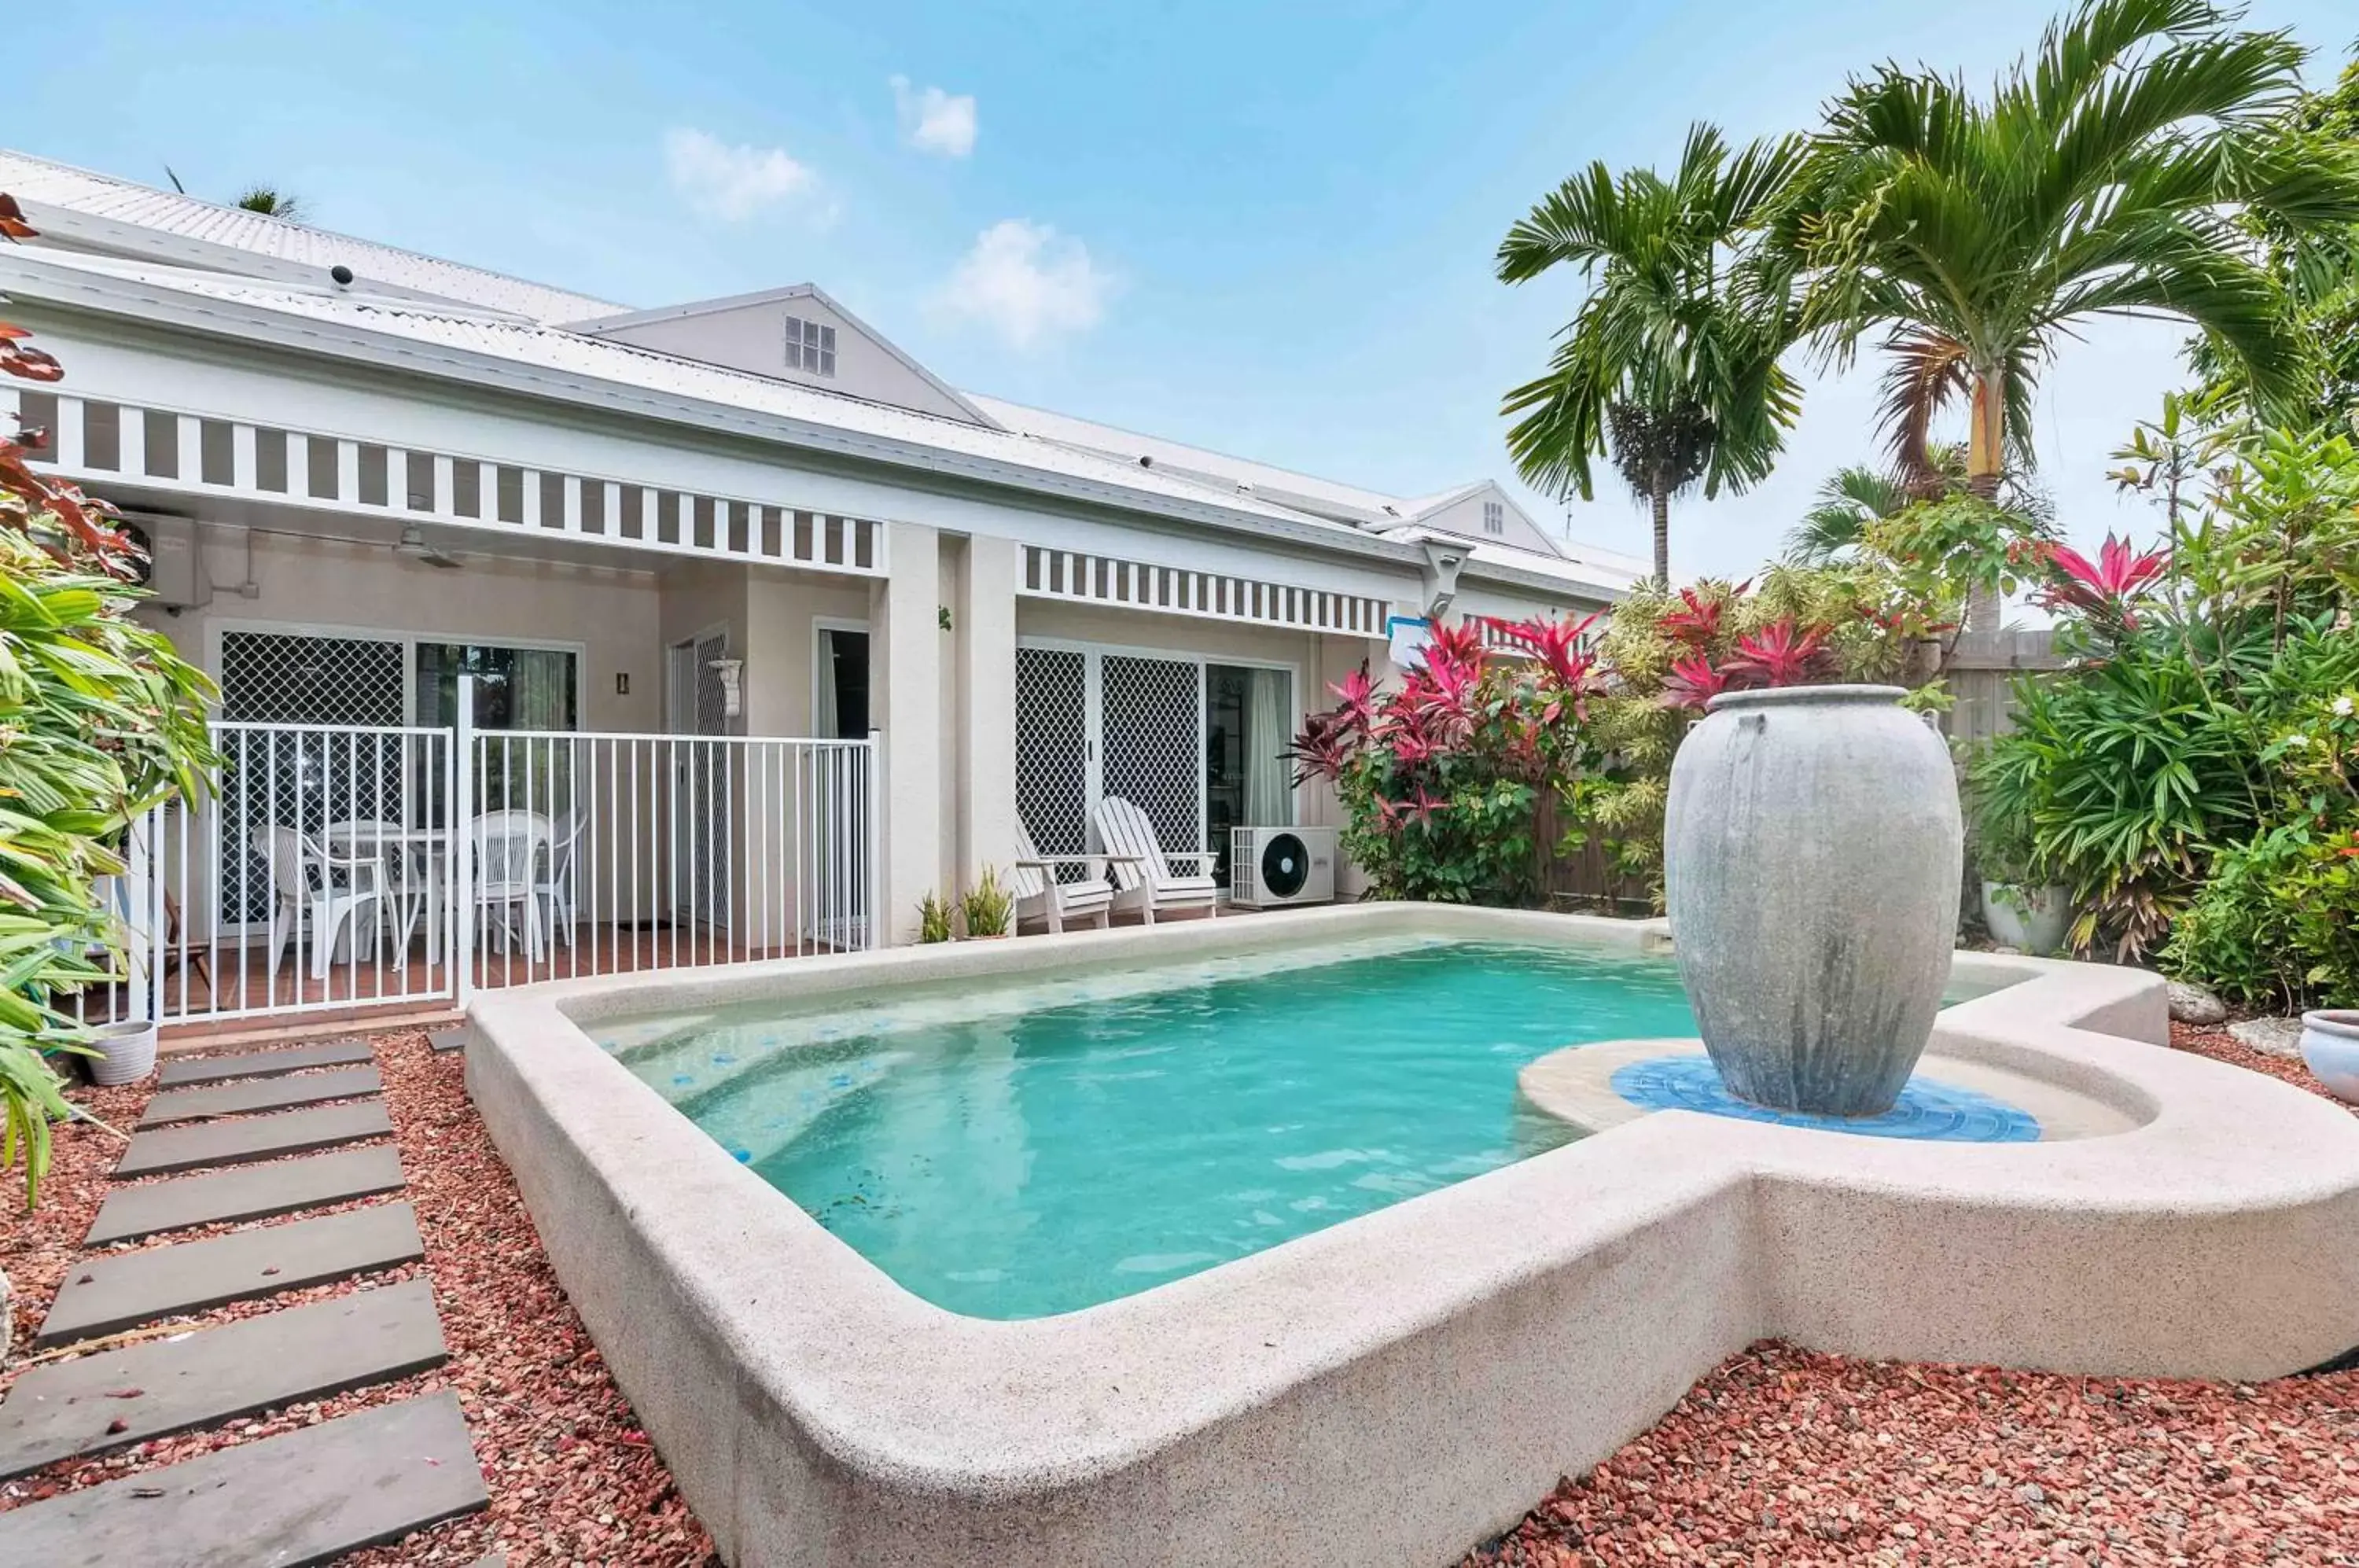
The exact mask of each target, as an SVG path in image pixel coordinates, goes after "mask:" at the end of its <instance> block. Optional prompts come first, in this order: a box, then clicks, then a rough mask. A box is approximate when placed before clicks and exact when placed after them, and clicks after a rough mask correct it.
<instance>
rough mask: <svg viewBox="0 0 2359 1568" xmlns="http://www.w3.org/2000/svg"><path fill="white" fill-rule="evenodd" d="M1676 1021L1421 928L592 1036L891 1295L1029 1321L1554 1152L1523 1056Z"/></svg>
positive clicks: (1510, 949) (1596, 986)
mask: <svg viewBox="0 0 2359 1568" xmlns="http://www.w3.org/2000/svg"><path fill="white" fill-rule="evenodd" d="M1694 1027H1695V1026H1694V1019H1693V1016H1692V1014H1691V1013H1690V1011H1689V1008H1688V1004H1687V999H1686V997H1685V996H1684V995H1683V994H1682V992H1681V990H1680V981H1679V973H1678V970H1677V968H1676V966H1674V965H1673V964H1670V963H1669V962H1667V961H1665V960H1662V959H1658V958H1647V957H1640V956H1638V955H1636V954H1633V953H1615V952H1611V951H1588V950H1582V949H1577V948H1566V947H1539V946H1518V945H1513V944H1506V943H1487V942H1411V943H1392V944H1381V943H1380V944H1368V943H1361V944H1358V945H1357V946H1356V947H1354V946H1339V947H1332V948H1328V949H1311V950H1308V951H1304V950H1296V951H1294V952H1292V953H1285V954H1282V955H1278V956H1277V957H1264V958H1258V959H1256V958H1230V959H1223V960H1214V961H1212V962H1208V963H1204V964H1194V965H1189V966H1183V967H1177V968H1169V969H1140V970H1133V971H1129V972H1125V973H1119V974H1113V975H1097V976H1091V977H1088V978H1085V979H1079V980H1063V981H1059V982H1055V983H1051V984H1049V985H1038V984H1034V985H1002V986H997V987H987V988H981V989H978V988H975V987H972V986H970V987H966V988H964V989H962V990H958V991H947V990H937V991H933V992H908V993H901V994H887V995H885V996H870V997H868V998H866V999H864V1001H863V1002H862V1003H860V1004H859V1005H857V1006H855V1007H834V1008H831V1009H829V1010H825V1011H817V1012H804V1013H800V1014H795V1013H787V1012H782V1011H781V1010H780V1009H778V1008H777V1007H776V1006H772V1007H766V1008H764V1009H760V1010H755V1011H743V1010H740V1011H734V1012H727V1013H721V1014H715V1015H711V1016H707V1017H704V1018H696V1019H692V1020H680V1021H679V1023H678V1024H677V1025H674V1026H671V1027H667V1025H666V1024H665V1023H664V1022H663V1021H660V1020H658V1021H656V1022H652V1023H649V1022H641V1023H639V1024H637V1025H636V1026H633V1027H631V1028H627V1029H607V1030H603V1031H601V1032H602V1034H603V1037H604V1040H603V1042H604V1043H606V1044H608V1046H609V1048H610V1049H612V1050H614V1051H615V1052H616V1054H617V1055H618V1056H619V1057H620V1059H621V1060H622V1061H623V1062H624V1063H625V1065H626V1066H628V1067H629V1068H630V1069H631V1070H632V1072H633V1073H635V1074H636V1075H637V1076H638V1077H639V1079H640V1080H641V1081H642V1082H644V1083H647V1084H648V1085H649V1086H651V1087H653V1088H654V1089H655V1090H656V1091H657V1092H658V1094H662V1095H663V1096H664V1097H665V1098H666V1099H667V1100H669V1102H671V1104H672V1105H675V1106H677V1107H678V1108H679V1110H680V1111H682V1112H683V1113H685V1114H686V1115H687V1116H689V1117H690V1120H692V1121H694V1122H695V1123H696V1124H697V1125H698V1126H699V1127H701V1128H703V1129H704V1130H705V1131H706V1132H707V1133H708V1134H710V1135H711V1136H712V1138H714V1139H715V1140H717V1141H718V1142H720V1143H721V1144H722V1146H723V1148H725V1149H729V1150H730V1152H731V1153H732V1154H734V1156H735V1157H736V1158H737V1159H738V1160H741V1161H742V1162H744V1163H745V1164H746V1165H748V1166H750V1167H751V1168H752V1169H753V1170H754V1171H756V1173H757V1174H758V1175H760V1176H761V1177H762V1179H763V1180H765V1181H768V1182H769V1183H770V1184H771V1185H772V1186H773V1187H776V1188H777V1190H778V1191H780V1192H784V1193H785V1194H786V1195H787V1196H788V1197H789V1198H792V1199H793V1200H794V1201H795V1202H796V1203H798V1204H799V1205H800V1206H801V1207H802V1208H803V1209H804V1211H805V1212H807V1213H809V1214H810V1215H812V1216H813V1217H814V1218H816V1219H817V1220H818V1221H819V1222H820V1223H821V1225H825V1226H826V1227H827V1228H828V1229H829V1230H831V1231H832V1232H833V1233H834V1234H835V1235H837V1236H840V1237H842V1238H843V1240H844V1241H846V1242H847V1243H849V1244H850V1245H851V1246H852V1247H854V1248H855V1249H857V1250H858V1251H859V1252H860V1253H861V1255H862V1256H864V1257H865V1258H868V1259H869V1260H870V1261H871V1262H873V1263H875V1265H876V1266H877V1267H878V1268H879V1269H883V1270H885V1272H886V1273H887V1274H888V1275H890V1276H891V1277H892V1278H893V1279H896V1280H897V1281H898V1282H899V1283H900V1284H901V1285H902V1286H903V1287H904V1288H905V1289H907V1290H909V1291H911V1292H912V1293H913V1294H915V1295H918V1296H920V1297H922V1298H924V1299H925V1300H927V1301H932V1302H933V1303H935V1304H936V1305H938V1306H941V1307H946V1308H948V1309H950V1310H951V1311H953V1312H963V1313H966V1314H969V1315H971V1316H976V1317H987V1318H1029V1317H1040V1316H1046V1315H1049V1314H1052V1313H1057V1312H1071V1311H1075V1310H1077V1309H1079V1308H1082V1307H1088V1306H1093V1305H1096V1304H1097V1303H1099V1302H1102V1301H1112V1300H1114V1299H1115V1298H1117V1297H1120V1296H1125V1295H1129V1294H1132V1293H1134V1292H1136V1291H1138V1290H1146V1289H1147V1288H1148V1287H1150V1286H1153V1285H1156V1284H1158V1283H1160V1282H1162V1281H1164V1280H1166V1279H1176V1278H1179V1277H1180V1276H1183V1275H1187V1274H1192V1273H1196V1272H1198V1271H1200V1270H1201V1269H1210V1268H1212V1267H1213V1266H1215V1265H1217V1264H1220V1263H1224V1262H1227V1261H1228V1260H1230V1259H1232V1258H1242V1257H1245V1256H1246V1255H1247V1254H1250V1253H1254V1252H1258V1251H1261V1250H1262V1249H1264V1248H1266V1247H1274V1246H1276V1245H1277V1244H1278V1243H1279V1242H1282V1241H1286V1240H1288V1239H1289V1238H1291V1237H1293V1236H1301V1235H1303V1234H1305V1233H1307V1232H1310V1231H1313V1230H1318V1229H1321V1228H1322V1227H1324V1226H1327V1225H1335V1224H1337V1223H1339V1222H1341V1221H1343V1220H1346V1219H1349V1218H1352V1217H1353V1215H1356V1214H1366V1213H1368V1212H1370V1211H1371V1210H1375V1209H1379V1208H1383V1207H1385V1206H1386V1205H1387V1204H1390V1203H1398V1202H1399V1201H1401V1200H1402V1199H1404V1198H1408V1197H1412V1196H1415V1195H1416V1194H1418V1193H1419V1192H1430V1191H1433V1190H1434V1189H1436V1188H1439V1187H1444V1186H1448V1185H1450V1184H1451V1183H1452V1182H1456V1181H1464V1180H1465V1179H1466V1178H1468V1177H1470V1176H1477V1175H1480V1174H1482V1173H1483V1172H1484V1171H1493V1170H1496V1169H1497V1168H1499V1167H1500V1166H1502V1165H1506V1164H1508V1163H1510V1162H1511V1161H1513V1160H1517V1159H1520V1158H1523V1157H1524V1156H1526V1155H1529V1154H1533V1153H1537V1152H1538V1151H1539V1150H1541V1149H1548V1148H1551V1147H1554V1146H1555V1145H1557V1144H1559V1143H1561V1142H1563V1141H1565V1140H1566V1138H1568V1137H1569V1136H1571V1135H1570V1133H1569V1131H1568V1129H1566V1128H1565V1127H1563V1126H1562V1124H1560V1123H1557V1122H1554V1121H1551V1120H1549V1119H1547V1118H1538V1117H1532V1116H1528V1115H1519V1114H1518V1111H1517V1096H1516V1074H1517V1071H1518V1070H1519V1069H1520V1068H1522V1067H1523V1066H1524V1065H1525V1064H1526V1063H1527V1062H1531V1061H1533V1060H1535V1059H1536V1058H1538V1057H1539V1056H1542V1055H1544V1054H1546V1053H1547V1052H1549V1051H1553V1050H1557V1049H1559V1048H1560V1047H1563V1046H1566V1045H1573V1044H1580V1043H1583V1042H1588V1041H1593V1040H1620V1039H1630V1038H1635V1037H1658V1036H1671V1035H1687V1034H1691V1033H1693V1031H1694Z"/></svg>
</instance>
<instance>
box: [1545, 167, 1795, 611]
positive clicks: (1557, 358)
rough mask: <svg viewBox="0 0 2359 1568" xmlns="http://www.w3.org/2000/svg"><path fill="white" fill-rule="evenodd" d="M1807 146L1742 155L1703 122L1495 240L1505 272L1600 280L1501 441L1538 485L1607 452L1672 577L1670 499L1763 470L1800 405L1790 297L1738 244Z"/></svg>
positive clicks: (1567, 477)
mask: <svg viewBox="0 0 2359 1568" xmlns="http://www.w3.org/2000/svg"><path fill="white" fill-rule="evenodd" d="M1801 150H1802V144H1801V143H1800V141H1799V138H1788V139H1785V140H1781V141H1771V142H1756V143H1754V144H1753V145H1751V146H1750V147H1745V149H1744V150H1743V151H1741V152H1737V153H1735V154H1734V155H1732V154H1731V153H1730V151H1729V148H1728V146H1727V144H1726V142H1725V141H1724V140H1723V138H1722V136H1721V134H1720V132H1719V131H1718V130H1716V129H1714V128H1713V127H1712V126H1710V125H1697V126H1695V127H1694V128H1693V129H1691V130H1690V132H1689V133H1688V140H1687V146H1686V147H1685V148H1684V150H1683V151H1682V152H1681V154H1680V165H1679V168H1678V169H1676V170H1675V171H1674V172H1673V173H1672V174H1671V176H1670V177H1669V179H1665V178H1664V177H1663V176H1661V175H1659V174H1658V173H1656V172H1655V171H1654V170H1653V169H1631V170H1628V171H1626V172H1625V173H1624V174H1622V175H1620V176H1618V177H1617V176H1615V175H1614V173H1613V172H1612V171H1611V170H1609V169H1607V168H1606V167H1605V166H1604V165H1603V163H1593V164H1591V165H1590V166H1589V168H1588V169H1586V170H1584V171H1583V172H1582V173H1579V174H1576V175H1574V176H1572V177H1571V179H1569V180H1566V181H1565V182H1564V183H1563V184H1562V185H1561V186H1560V187H1558V188H1557V190H1556V191H1554V192H1553V193H1551V194H1550V195H1549V196H1548V197H1547V198H1546V199H1545V200H1543V201H1540V202H1539V203H1538V205H1537V206H1535V207H1534V208H1533V209H1532V210H1531V212H1530V213H1529V214H1528V215H1527V216H1526V217H1525V218H1524V219H1523V220H1522V221H1521V222H1519V223H1517V224H1516V225H1515V227H1514V228H1512V229H1511V230H1509V231H1508V234H1507V237H1506V239H1505V240H1504V241H1503V242H1501V244H1500V245H1499V254H1498V272H1499V277H1500V278H1501V280H1503V281H1505V282H1508V283H1521V282H1524V281H1526V280H1527V279H1529V278H1537V277H1538V276H1539V275H1540V274H1541V273H1543V272H1546V271H1548V270H1549V268H1550V267H1555V266H1557V265H1559V264H1560V263H1563V264H1568V265H1571V266H1574V267H1579V268H1580V269H1581V271H1582V275H1583V276H1584V277H1585V278H1587V279H1588V281H1589V284H1590V289H1589V294H1588V297H1587V298H1586V299H1583V300H1582V305H1581V310H1580V312H1579V313H1578V314H1577V315H1576V316H1575V317H1574V318H1573V320H1572V321H1571V324H1570V325H1568V326H1567V327H1566V328H1565V329H1564V331H1563V332H1560V333H1559V334H1558V343H1557V348H1556V352H1555V354H1554V355H1553V356H1552V357H1551V359H1550V361H1549V369H1548V373H1547V374H1546V375H1545V376H1540V377H1539V378H1538V380H1535V381H1531V382H1527V384H1525V385H1524V386H1521V387H1517V388H1516V389H1515V390H1513V391H1512V392H1509V393H1508V394H1507V397H1506V405H1505V411H1506V413H1507V414H1508V415H1510V416H1520V418H1518V419H1517V423H1516V424H1515V425H1514V427H1513V428H1512V429H1510V430H1508V432H1507V450H1508V452H1510V454H1512V455H1513V457H1514V458H1515V460H1516V466H1517V469H1518V470H1520V471H1521V473H1522V474H1523V475H1524V477H1525V479H1527V481H1529V482H1530V483H1531V485H1533V486H1534V487H1535V488H1537V489H1539V490H1542V491H1544V492H1547V493H1549V494H1551V495H1560V496H1566V495H1571V494H1572V493H1573V492H1574V491H1576V490H1577V491H1579V493H1580V494H1581V495H1582V497H1584V498H1587V497H1588V496H1590V495H1592V494H1593V486H1592V478H1591V473H1590V463H1591V460H1592V458H1593V457H1595V456H1596V455H1598V454H1600V453H1608V454H1610V455H1611V456H1612V458H1613V461H1614V467H1615V468H1616V470H1617V471H1618V472H1619V473H1620V474H1621V475H1622V477H1623V479H1624V481H1625V483H1627V484H1628V485H1629V486H1630V488H1631V490H1632V491H1633V493H1635V494H1636V495H1637V496H1638V498H1639V499H1641V500H1643V501H1645V502H1646V503H1647V506H1648V508H1649V510H1650V511H1651V512H1652V514H1653V518H1654V526H1655V576H1656V579H1657V580H1658V582H1661V583H1666V584H1668V583H1669V581H1670V570H1671V567H1670V503H1671V499H1672V497H1674V496H1676V495H1683V494H1685V493H1686V492H1687V491H1689V490H1690V489H1691V488H1693V487H1694V486H1696V485H1701V486H1702V488H1703V492H1704V494H1705V495H1718V494H1719V493H1720V492H1721V491H1722V490H1723V489H1725V490H1729V491H1732V492H1739V491H1743V490H1744V489H1745V488H1746V487H1748V486H1749V485H1753V484H1755V483H1756V482H1758V481H1759V480H1760V479H1762V478H1763V477H1764V476H1765V475H1767V474H1768V472H1769V468H1770V465H1771V463H1773V462H1774V461H1775V459H1776V457H1777V450H1778V448H1779V447H1780V445H1782V444H1783V442H1784V440H1785V431H1786V430H1787V427H1788V426H1789V425H1791V424H1792V423H1793V420H1794V417H1795V415H1796V414H1797V412H1799V392H1798V390H1797V388H1796V387H1795V384H1794V383H1793V381H1792V380H1791V379H1790V378H1789V377H1788V376H1787V375H1786V373H1785V372H1784V371H1783V370H1781V369H1779V368H1778V365H1777V357H1778V355H1779V354H1782V353H1783V352H1784V351H1785V350H1786V349H1787V348H1788V346H1789V345H1790V344H1791V343H1792V342H1793V341H1794V327H1795V318H1794V313H1793V310H1792V309H1791V305H1790V300H1789V296H1788V294H1787V293H1786V292H1785V291H1784V290H1783V289H1777V288H1771V289H1756V287H1755V286H1754V283H1755V280H1754V279H1753V278H1751V277H1750V275H1749V274H1748V273H1747V272H1746V270H1745V267H1744V265H1743V263H1742V260H1741V257H1740V256H1739V254H1738V252H1737V250H1736V248H1735V247H1736V245H1737V244H1738V241H1739V240H1740V238H1741V237H1742V236H1743V235H1744V234H1745V232H1746V231H1747V230H1748V229H1749V228H1751V227H1752V226H1753V225H1754V224H1756V223H1757V222H1758V221H1759V219H1760V216H1761V214H1762V213H1763V212H1766V211H1767V209H1768V207H1769V204H1770V203H1771V201H1773V200H1774V199H1776V198H1777V196H1778V194H1779V192H1780V191H1781V190H1782V189H1783V187H1784V185H1785V183H1786V181H1787V180H1788V178H1790V176H1791V175H1792V173H1793V171H1794V169H1795V168H1796V167H1797V165H1798V163H1799V159H1800V156H1801Z"/></svg>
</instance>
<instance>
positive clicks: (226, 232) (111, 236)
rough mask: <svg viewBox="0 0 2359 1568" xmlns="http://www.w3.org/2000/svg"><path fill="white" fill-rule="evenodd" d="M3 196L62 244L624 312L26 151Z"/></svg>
mask: <svg viewBox="0 0 2359 1568" xmlns="http://www.w3.org/2000/svg"><path fill="white" fill-rule="evenodd" d="M0 190H5V191H7V192H8V193H9V194H10V195H12V196H14V197H16V200H17V201H19V202H21V203H22V204H23V205H24V208H25V216H26V218H27V221H28V222H30V223H32V225H33V227H35V228H37V229H38V230H40V231H41V236H42V239H44V240H46V241H49V243H50V244H53V245H64V246H71V247H74V248H87V249H92V250H98V251H102V252H110V253H113V254H115V255H120V256H136V257H143V258H147V259H153V260H158V261H165V262H169V263H172V264H174V265H176V266H182V267H210V268H213V269H215V270H218V271H222V272H233V273H239V274H243V275H245V276H247V277H253V278H271V279H275V280H277V281H279V282H286V283H305V284H319V285H323V286H325V285H327V284H328V283H329V278H328V269H329V268H330V267H335V266H337V265H339V264H341V265H342V266H345V267H351V268H352V269H353V273H354V275H355V282H356V283H357V284H358V285H359V286H361V287H364V288H365V289H370V290H372V291H375V292H378V293H386V294H392V295H396V296H402V295H407V296H412V297H415V298H418V299H443V300H450V301H452V302H454V303H458V304H463V305H473V306H479V307H482V308H484V309H488V310H502V311H507V312H510V313H513V314H515V315H518V316H522V317H525V318H527V319H528V320H531V321H572V320H579V319H581V318H582V317H585V316H602V315H609V314H612V313H613V312H614V311H616V310H621V309H622V307H621V306H619V305H615V304H613V303H611V302H609V301H607V300H603V299H592V297H590V296H589V295H586V294H577V293H574V292H573V291H571V289H552V288H549V286H548V285H546V284H540V283H531V282H527V281H526V280H525V279H523V278H510V277H508V276H506V274H504V273H498V272H491V271H486V270H485V269H484V268H483V267H466V266H462V265H461V264H460V263H458V262H453V261H444V260H442V259H440V257H437V256H421V255H419V253H418V252H416V251H411V250H403V249H401V248H400V247H399V246H397V245H380V244H378V243H377V242H376V241H375V240H364V239H354V238H353V237H352V236H351V235H349V234H334V233H332V232H330V231H329V230H326V229H315V228H312V227H310V226H309V225H308V224H304V223H293V222H290V221H289V220H288V219H285V218H280V217H276V216H273V215H271V214H269V213H266V212H247V211H245V209H244V208H241V207H225V206H223V205H222V204H221V203H219V202H216V201H200V200H199V199H198V198H196V197H194V196H189V195H184V194H182V193H181V192H179V191H158V190H157V189H155V188H154V187H152V186H147V185H139V184H135V183H134V182H132V181H131V180H118V179H115V178H114V176H112V175H106V174H94V173H92V172H91V171H90V170H88V169H75V168H73V167H72V166H71V165H69V164H62V163H54V162H51V161H50V160H49V159H48V158H34V157H32V156H30V155H29V154H26V153H21V152H10V151H7V150H5V149H0Z"/></svg>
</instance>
